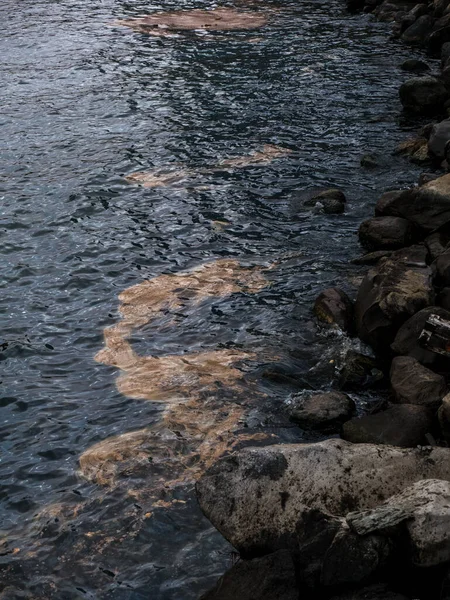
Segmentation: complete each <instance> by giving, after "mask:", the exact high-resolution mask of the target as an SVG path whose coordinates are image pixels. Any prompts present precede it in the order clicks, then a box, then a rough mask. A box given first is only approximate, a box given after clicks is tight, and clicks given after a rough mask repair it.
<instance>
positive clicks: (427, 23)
mask: <svg viewBox="0 0 450 600" xmlns="http://www.w3.org/2000/svg"><path fill="white" fill-rule="evenodd" d="M433 24H434V19H433V17H432V16H431V15H423V16H421V17H419V18H418V19H417V20H416V21H415V22H414V23H413V24H412V25H411V26H410V27H408V29H406V31H404V32H403V35H402V40H403V41H404V42H406V43H407V44H423V43H424V42H425V40H426V39H427V37H428V36H429V34H430V32H431V30H432V27H433ZM418 62H419V61H418Z"/></svg>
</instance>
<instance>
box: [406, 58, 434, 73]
mask: <svg viewBox="0 0 450 600" xmlns="http://www.w3.org/2000/svg"><path fill="white" fill-rule="evenodd" d="M400 68H401V69H402V71H407V72H408V73H424V72H425V71H429V70H430V67H429V66H428V65H427V63H426V62H423V60H417V59H416V58H409V59H408V60H405V62H403V63H402V64H401V66H400Z"/></svg>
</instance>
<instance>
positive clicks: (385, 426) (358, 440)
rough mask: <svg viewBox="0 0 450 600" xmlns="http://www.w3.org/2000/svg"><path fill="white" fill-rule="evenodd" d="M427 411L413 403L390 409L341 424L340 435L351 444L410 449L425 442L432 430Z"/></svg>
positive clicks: (430, 419)
mask: <svg viewBox="0 0 450 600" xmlns="http://www.w3.org/2000/svg"><path fill="white" fill-rule="evenodd" d="M431 426H432V417H431V414H430V411H429V410H428V409H427V408H425V407H423V406H417V405H413V404H400V405H397V406H395V405H394V406H391V407H389V408H388V409H387V410H385V411H382V412H379V413H377V414H375V415H366V416H364V417H361V418H358V419H351V420H350V421H347V422H346V423H344V425H343V427H342V433H341V436H342V438H343V439H344V440H347V441H348V442H352V443H354V444H387V445H390V446H401V447H403V448H412V447H414V446H417V445H418V444H421V443H422V442H425V441H426V440H425V434H426V433H429V432H430V431H431Z"/></svg>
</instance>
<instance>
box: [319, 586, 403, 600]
mask: <svg viewBox="0 0 450 600" xmlns="http://www.w3.org/2000/svg"><path fill="white" fill-rule="evenodd" d="M329 600H410V599H409V598H407V597H406V596H403V594H399V593H398V592H393V591H392V590H390V589H389V588H388V587H387V586H386V585H385V584H374V585H371V586H368V587H364V588H362V589H357V590H352V591H347V592H344V593H342V594H339V595H338V596H332V597H331V598H329Z"/></svg>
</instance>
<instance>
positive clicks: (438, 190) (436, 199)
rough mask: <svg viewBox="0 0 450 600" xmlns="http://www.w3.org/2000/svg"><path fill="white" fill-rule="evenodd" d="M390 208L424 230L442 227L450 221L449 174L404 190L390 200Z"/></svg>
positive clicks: (430, 230)
mask: <svg viewBox="0 0 450 600" xmlns="http://www.w3.org/2000/svg"><path fill="white" fill-rule="evenodd" d="M390 209H391V210H392V211H395V213H396V214H398V215H400V216H402V217H404V218H405V219H408V220H409V221H411V222H412V223H415V224H416V225H417V226H419V227H420V228H421V229H423V230H424V231H429V232H432V231H434V230H436V229H439V228H440V227H443V226H444V225H446V224H447V223H449V222H450V174H447V175H443V176H442V177H438V178H437V179H434V180H433V181H430V182H429V183H426V184H425V185H422V186H421V187H419V188H413V189H411V190H406V191H404V192H403V193H402V194H400V196H398V197H397V198H396V199H394V200H393V201H392V204H391V205H390Z"/></svg>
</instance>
